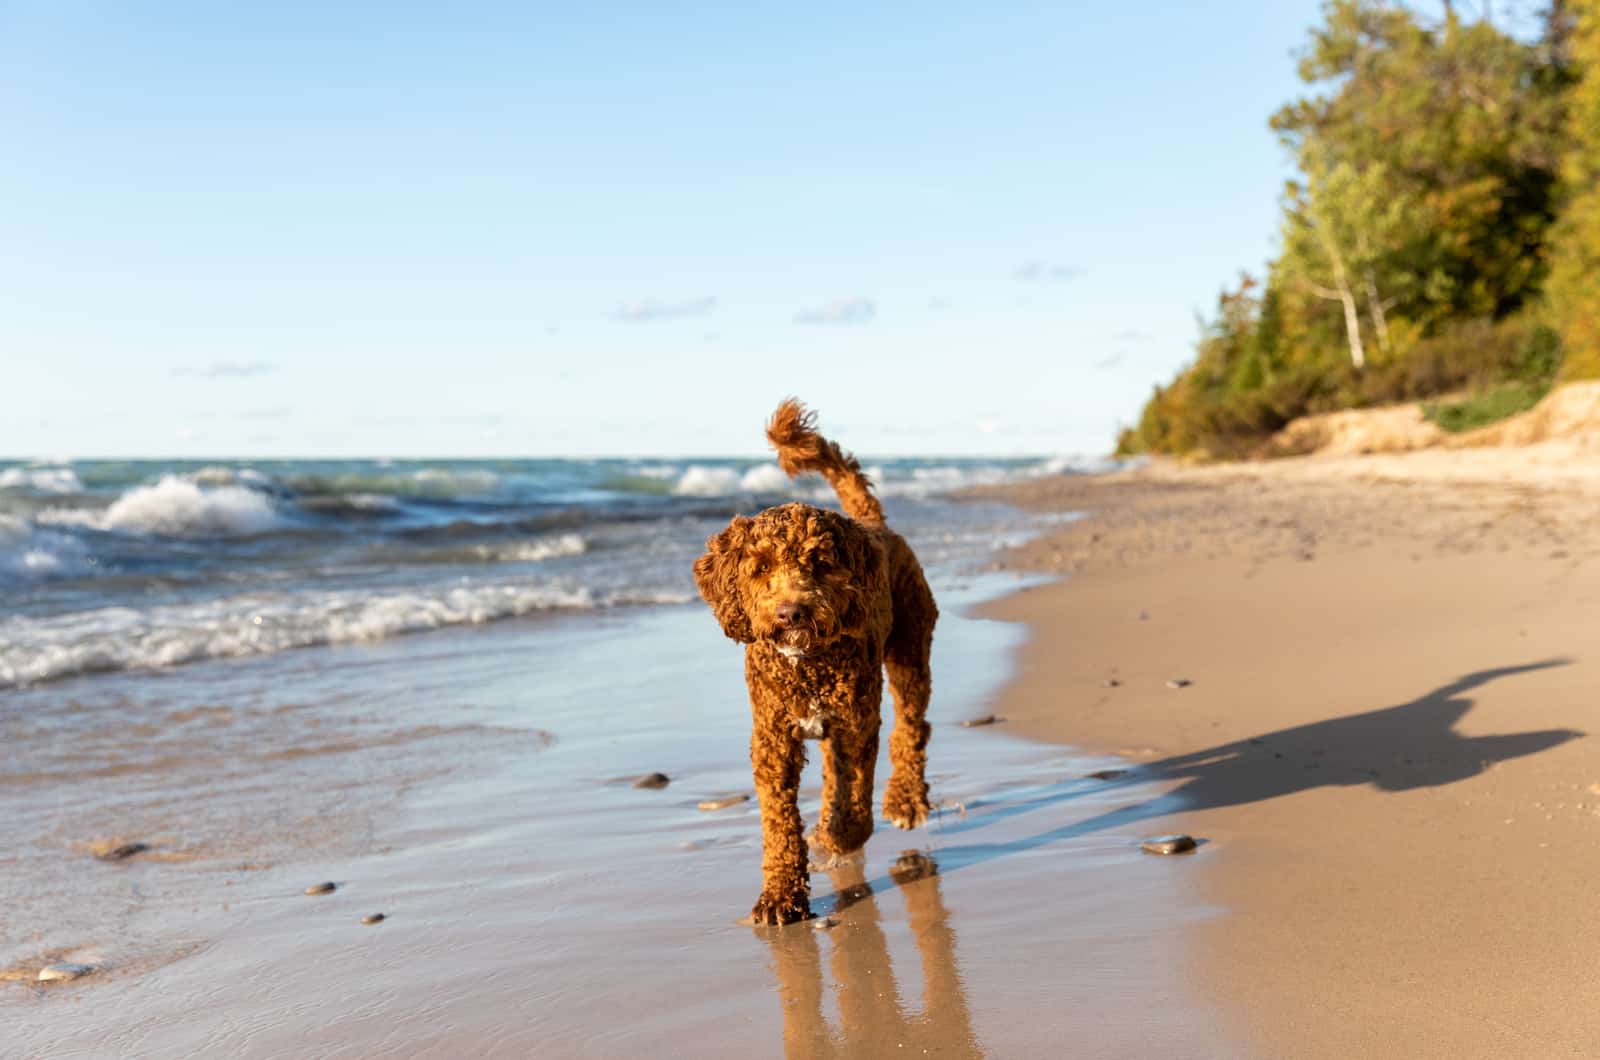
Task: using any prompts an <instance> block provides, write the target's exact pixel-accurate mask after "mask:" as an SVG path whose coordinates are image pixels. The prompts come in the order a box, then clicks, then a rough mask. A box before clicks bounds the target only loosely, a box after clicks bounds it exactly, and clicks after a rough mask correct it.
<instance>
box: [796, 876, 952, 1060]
mask: <svg viewBox="0 0 1600 1060" xmlns="http://www.w3.org/2000/svg"><path fill="white" fill-rule="evenodd" d="M828 875H829V877H830V878H831V879H832V880H833V886H834V893H835V894H836V895H837V900H836V905H835V907H834V909H833V911H832V914H831V915H832V916H833V917H834V918H835V919H837V920H838V921H839V923H838V925H837V926H835V927H833V928H831V929H829V930H822V931H814V930H811V927H810V925H809V924H801V925H799V926H797V927H790V928H786V929H784V930H783V931H781V932H775V933H773V935H772V937H771V945H772V957H773V968H774V970H775V972H776V973H777V980H778V996H779V999H780V1001H781V1003H782V1005H783V1044H784V1054H785V1055H786V1056H788V1057H791V1058H795V1057H881V1056H908V1057H910V1056H952V1057H970V1056H982V1055H983V1053H982V1050H980V1049H979V1048H978V1044H977V1042H976V1041H975V1040H974V1038H973V1035H972V1019H971V1014H970V1013H969V1012H968V1009H967V998H966V994H965V993H964V992H963V990H962V984H961V977H960V974H959V972H958V969H957V965H956V952H955V932H954V930H953V929H952V928H951V926H950V919H949V914H948V912H947V911H946V909H945V906H944V898H943V895H942V894H941V893H940V889H939V885H940V881H939V875H938V866H937V865H936V864H935V862H934V860H933V859H932V858H931V857H929V856H927V855H926V854H922V853H919V852H916V851H912V852H908V853H906V854H902V855H901V856H900V858H899V859H897V860H896V861H895V863H894V867H893V868H891V869H890V870H889V876H890V878H891V879H893V880H894V882H895V884H896V887H895V888H894V889H895V890H896V891H898V892H899V893H900V895H901V896H902V898H903V900H904V901H905V908H906V920H907V922H908V923H909V925H910V928H911V933H912V936H913V938H914V939H915V940H916V946H917V952H918V954H919V955H920V957H921V960H922V1010H921V1012H918V1013H908V1012H907V1011H906V1007H905V1005H903V1003H902V999H901V997H900V989H899V986H898V984H897V983H896V981H895V977H894V968H893V965H892V964H891V962H890V959H889V946H888V940H887V939H886V938H885V937H884V933H883V929H882V927H881V926H880V925H879V922H878V917H879V911H878V903H879V902H880V901H883V900H885V899H886V898H887V897H888V896H887V895H883V896H877V895H874V894H873V891H872V887H871V886H870V885H869V884H868V883H867V882H866V879H865V877H864V875H863V873H862V867H861V862H860V861H859V860H858V861H854V862H851V863H848V864H845V865H843V866H839V867H835V868H832V869H829V870H828ZM890 900H892V899H890ZM823 946H827V947H829V948H831V950H832V953H831V954H830V955H829V961H828V965H829V970H830V972H831V977H832V986H833V989H834V991H835V995H836V997H837V1000H838V1007H839V1026H838V1027H837V1028H833V1027H830V1026H829V1024H828V1021H827V1019H826V1017H825V1016H824V1014H823V1001H824V990H825V984H824V979H823V972H822V948H823Z"/></svg>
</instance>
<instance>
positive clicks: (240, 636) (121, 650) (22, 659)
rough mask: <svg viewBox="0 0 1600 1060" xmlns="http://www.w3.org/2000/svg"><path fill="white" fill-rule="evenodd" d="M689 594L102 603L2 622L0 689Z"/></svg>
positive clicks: (478, 589) (561, 591)
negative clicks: (65, 612)
mask: <svg viewBox="0 0 1600 1060" xmlns="http://www.w3.org/2000/svg"><path fill="white" fill-rule="evenodd" d="M689 599H690V598H689V596H688V594H686V593H681V592H672V591H667V590H657V589H646V588H637V589H622V590H617V591H615V592H610V593H604V594H600V593H595V592H592V591H591V590H589V589H586V588H566V587H561V586H554V585H526V584H525V585H470V586H457V587H452V588H447V589H436V590H427V589H419V590H414V591H409V592H392V593H371V592H365V591H335V592H320V591H308V592H298V593H286V594H274V595H257V594H252V595H244V596H234V597H228V598H226V599H222V600H211V601H205V602H202V603H190V604H166V605H161V606H157V607H146V608H139V609H134V608H129V607H103V608H96V609H93V610H89V611H79V612H75V613H73V614H68V615H58V616H54V617H48V618H22V617H15V618H7V619H0V689H4V688H14V687H19V686H23V685H31V684H38V683H41V682H45V681H53V680H59V679H61V678H64V677H71V676H74V675H77V674H87V673H101V672H106V671H113V670H152V669H162V668H166V667H171V666H180V665H183V664H185V663H193V662H200V661H203V660H207V659H224V658H238V657H241V656H250V655H270V654H273V653H275V652H281V651H289V650H291V649H294V648H305V647H311V646H314V645H321V644H351V643H361V642H366V641H378V640H384V639H386V638H389V637H397V636H402V635H404V634H408V633H421V632H425V631H428V630H434V629H442V628H444V627H447V626H461V625H478V624H483V623H487V622H497V621H500V620H503V619H508V618H518V617H522V616H526V615H532V614H537V613H540V612H545V611H556V610H594V609H597V608H604V607H617V606H624V605H642V604H681V603H687V602H688V601H689Z"/></svg>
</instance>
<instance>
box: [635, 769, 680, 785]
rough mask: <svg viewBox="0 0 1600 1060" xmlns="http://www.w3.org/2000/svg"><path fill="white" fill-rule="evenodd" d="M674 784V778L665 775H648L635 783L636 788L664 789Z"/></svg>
mask: <svg viewBox="0 0 1600 1060" xmlns="http://www.w3.org/2000/svg"><path fill="white" fill-rule="evenodd" d="M671 783H672V778H671V777H669V776H667V775H666V774H665V773H646V774H645V775H644V776H642V777H640V778H639V779H638V780H635V781H634V782H633V786H634V787H636V788H664V787H666V786H667V785H668V784H671Z"/></svg>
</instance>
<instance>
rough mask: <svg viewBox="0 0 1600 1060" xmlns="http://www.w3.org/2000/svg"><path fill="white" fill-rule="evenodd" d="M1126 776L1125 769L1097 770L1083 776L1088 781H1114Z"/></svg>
mask: <svg viewBox="0 0 1600 1060" xmlns="http://www.w3.org/2000/svg"><path fill="white" fill-rule="evenodd" d="M1127 775H1128V771H1127V770H1126V769H1097V770H1095V771H1094V772H1093V773H1087V774H1085V776H1087V777H1088V779H1090V780H1116V779H1117V778H1118V777H1125V776H1127Z"/></svg>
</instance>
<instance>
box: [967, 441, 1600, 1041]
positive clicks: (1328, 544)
mask: <svg viewBox="0 0 1600 1060" xmlns="http://www.w3.org/2000/svg"><path fill="white" fill-rule="evenodd" d="M1003 495H1004V496H1007V497H1009V498H1011V499H1013V500H1015V501H1017V502H1019V503H1022V504H1023V505H1025V506H1030V507H1034V508H1038V509H1046V510H1049V509H1054V510H1083V511H1090V512H1093V513H1094V515H1093V517H1092V518H1088V519H1085V520H1083V521H1081V522H1077V523H1072V524H1069V525H1068V526H1067V527H1066V528H1065V529H1063V530H1062V531H1061V532H1060V533H1058V534H1055V535H1053V536H1051V537H1048V538H1045V539H1041V540H1039V541H1037V542H1035V543H1033V544H1032V545H1029V546H1027V547H1026V548H1024V549H1021V550H1018V551H1017V552H1015V553H1012V554H1011V555H1010V556H1009V557H1008V560H1007V562H1008V563H1010V564H1012V565H1015V566H1018V567H1023V568H1029V569H1040V570H1049V571H1056V572H1061V573H1067V574H1070V577H1068V578H1066V579H1065V580H1062V581H1059V582H1055V583H1053V584H1050V585H1047V586H1044V587H1040V588H1037V589H1033V590H1030V591H1026V592H1023V593H1020V594H1018V595H1015V596H1013V597H1011V598H1008V599H1006V600H1004V601H1002V602H1000V603H998V604H995V605H991V606H990V608H989V612H990V613H991V614H993V615H995V616H996V617H1003V618H1008V619H1018V620H1022V621H1025V622H1027V623H1029V624H1030V625H1031V626H1032V628H1033V636H1032V638H1031V640H1030V641H1029V642H1028V643H1027V645H1026V646H1025V647H1024V648H1022V649H1021V651H1020V653H1019V676H1018V677H1017V679H1016V680H1015V682H1014V683H1013V684H1012V686H1011V687H1010V689H1009V691H1008V692H1007V693H1005V694H1004V695H1003V696H1002V697H1001V699H1000V700H999V702H998V704H997V710H998V712H1000V713H1002V714H1004V715H1006V716H1007V717H1009V718H1011V719H1012V720H1013V723H1014V726H1015V727H1016V728H1017V729H1019V730H1020V731H1022V732H1025V733H1027V734H1029V735H1032V736H1035V737H1038V738H1042V739H1045V740H1050V741H1057V742H1064V743H1070V744H1073V745H1077V746H1080V747H1084V748H1087V749H1091V750H1101V751H1115V752H1119V753H1122V754H1124V755H1126V756H1128V757H1129V758H1130V759H1132V760H1133V761H1135V762H1137V763H1139V764H1140V768H1139V770H1138V773H1137V775H1140V776H1141V778H1142V779H1145V780H1148V781H1151V782H1154V783H1156V784H1158V785H1162V786H1166V787H1170V788H1171V789H1172V790H1173V792H1174V793H1175V795H1176V796H1178V798H1179V799H1180V800H1181V801H1182V808H1181V809H1178V810H1176V812H1173V803H1172V802H1170V801H1169V802H1166V803H1162V804H1157V805H1152V806H1150V807H1149V809H1148V811H1146V812H1145V814H1144V817H1145V821H1146V823H1145V824H1144V826H1143V827H1144V830H1145V831H1147V832H1156V831H1187V832H1192V833H1193V834H1195V835H1197V836H1199V837H1201V838H1202V839H1203V840H1204V841H1205V845H1204V846H1203V847H1202V848H1201V850H1200V851H1199V852H1198V853H1197V854H1195V855H1193V856H1192V857H1193V862H1194V868H1195V872H1194V873H1193V880H1194V882H1195V883H1196V885H1197V886H1198V887H1199V888H1200V892H1201V895H1202V896H1203V898H1204V899H1206V900H1208V901H1210V902H1213V903H1215V904H1217V905H1218V906H1220V907H1222V908H1223V909H1225V910H1226V914H1225V915H1223V916H1220V917H1217V918H1214V919H1210V920H1206V921H1203V922H1200V923H1198V924H1197V925H1195V926H1193V927H1191V928H1189V929H1188V936H1189V938H1190V940H1191V943H1192V945H1190V946H1189V947H1188V949H1187V957H1186V959H1185V960H1186V970H1187V974H1188V977H1189V980H1190V982H1192V983H1193V984H1195V986H1196V988H1197V989H1198V990H1199V991H1200V993H1201V994H1202V995H1203V996H1207V997H1210V998H1212V999H1214V1000H1215V1001H1216V1002H1218V1003H1220V1006H1221V1008H1222V1011H1223V1012H1224V1014H1225V1015H1226V1017H1227V1018H1228V1019H1229V1020H1230V1021H1231V1025H1232V1028H1233V1031H1234V1033H1235V1035H1236V1036H1237V1038H1238V1039H1239V1040H1240V1041H1242V1042H1244V1043H1246V1044H1247V1046H1248V1047H1249V1048H1250V1049H1252V1050H1254V1051H1255V1053H1257V1054H1258V1055H1261V1056H1268V1057H1354V1056H1406V1057H1434V1056H1438V1057H1447V1056H1448V1057H1479V1056H1481V1057H1554V1056H1597V1055H1600V1015H1597V1014H1596V1012H1595V1009H1594V1005H1593V1000H1592V999H1593V997H1594V993H1595V989H1596V987H1597V986H1600V972H1597V970H1596V964H1597V962H1596V957H1595V955H1596V954H1597V953H1600V917H1597V916H1595V914H1594V895H1595V891H1596V886H1597V884H1596V881H1597V879H1600V696H1597V695H1596V689H1597V687H1600V659H1597V656H1596V645H1600V458H1597V457H1596V456H1594V455H1590V454H1589V453H1586V452H1585V451H1584V450H1583V449H1582V448H1581V447H1575V446H1573V445H1571V444H1562V445H1555V444H1552V445H1545V446H1538V447H1533V448H1527V449H1516V450H1511V449H1503V450H1480V451H1473V452H1423V453H1416V454H1409V455H1403V456H1385V457H1368V458H1341V459H1330V458H1311V459H1301V460H1293V461H1282V462H1279V463H1274V464H1269V465H1259V464H1258V465H1245V466H1234V467H1224V468H1211V469H1188V470H1183V469H1176V468H1171V467H1164V466H1156V467H1151V468H1147V469H1145V470H1143V471H1140V472H1136V473H1131V474H1121V475H1113V476H1107V477H1103V478H1094V479H1070V478H1069V479H1050V480H1041V481H1039V482H1037V483H1032V484H1029V485H1025V486H1022V487H1014V488H1009V489H1007V490H1005V491H1003ZM1174 678H1181V679H1187V680H1189V681H1191V682H1192V684H1191V685H1189V686H1187V687H1183V688H1180V689H1174V688H1171V687H1168V681H1169V680H1170V679H1174ZM1110 681H1115V682H1117V684H1116V685H1115V686H1114V687H1111V686H1108V684H1107V682H1110ZM1587 734H1596V736H1595V737H1591V736H1589V735H1587ZM1130 812H1131V813H1133V814H1134V815H1136V816H1137V815H1138V813H1139V811H1138V810H1137V809H1136V808H1135V809H1133V810H1131V811H1124V813H1123V815H1122V819H1121V821H1120V822H1119V823H1123V824H1125V823H1126V821H1127V817H1128V814H1129V813H1130ZM1195 1055H1205V1054H1203V1053H1199V1052H1197V1053H1196V1054H1195Z"/></svg>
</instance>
